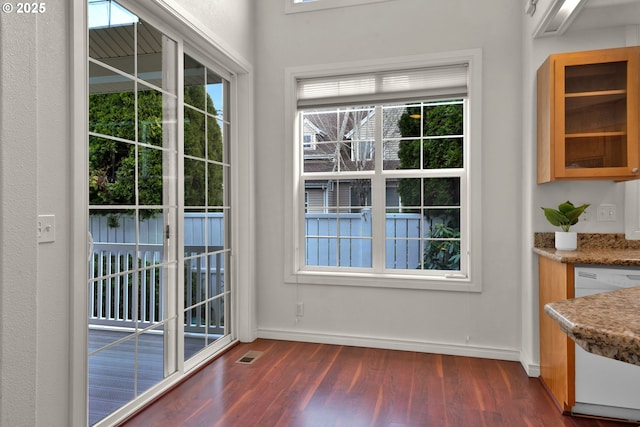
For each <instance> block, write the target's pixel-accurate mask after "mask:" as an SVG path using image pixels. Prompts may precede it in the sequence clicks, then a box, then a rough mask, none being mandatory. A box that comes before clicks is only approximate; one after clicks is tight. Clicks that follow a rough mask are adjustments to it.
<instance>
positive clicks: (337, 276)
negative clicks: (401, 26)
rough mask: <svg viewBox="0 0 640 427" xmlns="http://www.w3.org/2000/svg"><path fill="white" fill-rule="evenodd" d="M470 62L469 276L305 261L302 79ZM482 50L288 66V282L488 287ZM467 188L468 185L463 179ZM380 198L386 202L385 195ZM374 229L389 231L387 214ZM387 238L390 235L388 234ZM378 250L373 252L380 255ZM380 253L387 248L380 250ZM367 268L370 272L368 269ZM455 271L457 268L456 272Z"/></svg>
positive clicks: (467, 121) (452, 288)
mask: <svg viewBox="0 0 640 427" xmlns="http://www.w3.org/2000/svg"><path fill="white" fill-rule="evenodd" d="M460 63H466V64H467V65H468V92H467V93H468V100H467V101H466V102H467V103H468V106H467V107H468V108H467V117H465V127H466V129H467V131H466V132H465V134H466V137H467V149H466V150H465V152H464V164H465V169H466V172H467V177H468V179H467V183H466V187H467V192H466V194H465V193H463V194H462V195H461V197H464V198H465V200H464V202H462V203H463V204H465V205H466V206H467V209H466V212H467V214H463V217H462V218H461V221H462V222H464V224H461V227H462V229H463V230H464V229H466V230H468V231H467V233H466V234H465V235H463V236H461V238H462V239H463V240H465V239H466V241H465V242H463V244H462V245H461V247H466V248H467V250H466V253H463V254H462V256H463V257H465V256H466V257H467V258H468V265H467V270H466V274H465V275H460V274H443V275H438V276H435V275H433V274H424V273H422V272H420V270H417V271H413V270H409V271H403V270H386V269H384V268H380V261H378V262H377V263H376V262H375V261H374V268H376V266H378V270H374V269H362V268H345V267H339V268H331V267H323V268H316V267H314V268H310V267H308V266H305V265H304V264H305V263H304V252H305V248H304V220H303V218H304V212H302V213H301V209H302V208H303V203H302V202H303V201H304V199H303V197H304V188H300V187H301V185H300V181H301V180H300V173H301V171H300V168H301V165H300V156H301V153H300V151H301V147H302V144H300V141H299V140H298V139H299V136H298V135H300V134H301V133H300V123H299V120H298V119H297V118H298V116H299V115H298V107H297V81H298V80H299V79H304V78H315V77H331V76H338V75H348V74H359V73H375V72H384V71H395V70H405V69H406V70H409V69H417V68H428V67H438V66H446V65H453V64H460ZM481 86H482V52H481V50H480V49H470V50H463V51H454V52H446V53H439V54H427V55H417V56H410V57H400V58H388V59H382V60H371V61H358V62H352V63H339V64H327V65H324V66H312V67H294V68H288V69H286V70H285V140H286V141H289V143H290V144H291V145H290V148H291V149H290V150H287V151H286V153H285V164H286V168H287V170H286V177H287V179H286V180H285V192H286V193H285V210H284V212H285V218H284V220H285V222H284V223H285V224H286V227H287V229H286V230H285V233H286V234H285V235H286V240H285V266H284V267H285V269H284V272H285V278H284V280H285V282H286V283H292V284H317V285H337V286H365V287H380V288H406V289H432V290H448V291H465V292H480V291H482V270H481V266H482V253H481V242H482V218H481V212H482V206H481V189H482V184H481V177H482V175H481V162H482V149H481V136H482V129H481V124H482V119H481V114H482V109H481V106H482V90H481V89H482V87H481ZM462 185H463V188H464V186H465V184H462ZM374 203H383V204H384V200H382V201H379V202H374ZM373 226H374V230H373V232H374V233H376V231H377V232H378V233H383V235H384V218H378V225H377V226H376V221H375V219H374V223H373ZM383 239H384V237H383ZM375 251H376V249H374V254H373V256H374V257H375V256H376V253H375ZM377 251H378V255H377V256H378V257H380V253H382V254H383V255H382V258H384V249H379V250H377ZM365 270H366V271H365ZM452 273H454V272H452Z"/></svg>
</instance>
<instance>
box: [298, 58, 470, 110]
mask: <svg viewBox="0 0 640 427" xmlns="http://www.w3.org/2000/svg"><path fill="white" fill-rule="evenodd" d="M467 88H468V66H467V64H458V65H448V66H442V67H429V68H419V69H409V70H401V71H397V70H394V71H381V72H376V73H363V74H349V75H342V76H331V77H312V78H303V79H298V80H297V99H298V108H310V107H311V108H317V107H325V106H341V105H366V104H368V103H373V102H394V101H403V102H406V101H407V100H421V101H424V100H429V99H434V98H439V97H442V96H447V97H449V98H451V97H464V96H466V95H467Z"/></svg>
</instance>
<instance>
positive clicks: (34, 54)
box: [0, 0, 253, 427]
mask: <svg viewBox="0 0 640 427" xmlns="http://www.w3.org/2000/svg"><path fill="white" fill-rule="evenodd" d="M75 1H80V2H81V1H82V0H75ZM191 3H192V4H190V11H191V13H192V14H193V15H195V16H201V15H202V14H203V13H208V14H209V16H208V17H207V24H208V25H209V26H210V27H211V29H212V30H211V31H212V32H213V33H214V34H216V36H218V37H220V39H222V40H225V41H226V43H227V45H228V46H230V48H231V49H233V50H235V51H237V52H239V53H240V54H241V55H242V56H243V57H244V58H251V56H252V50H251V48H252V35H253V30H252V27H253V17H252V16H253V15H252V14H251V13H250V10H251V8H250V4H251V3H252V2H251V0H242V1H239V0H235V1H234V2H233V5H232V6H230V3H229V2H216V5H217V6H218V7H220V8H221V9H222V10H223V11H229V13H220V14H217V15H216V14H214V13H212V11H211V10H210V9H209V7H210V5H209V6H207V7H206V9H205V6H201V5H200V3H199V2H191ZM70 4H71V2H62V1H54V2H47V3H46V7H47V10H46V12H45V13H44V14H42V15H30V14H22V15H20V14H17V13H15V12H14V13H11V14H9V13H1V14H0V52H2V60H1V61H0V93H1V98H0V425H2V426H11V427H22V426H25V427H32V426H44V425H46V426H54V427H58V426H59V427H66V426H69V425H71V422H70V419H71V414H70V411H69V393H70V391H71V390H70V387H71V385H70V374H71V370H72V369H73V368H74V367H73V366H69V360H70V356H71V354H70V348H69V347H70V340H71V336H70V332H69V330H70V324H69V322H70V318H71V315H70V309H71V304H70V296H71V293H72V292H73V286H80V287H82V286H84V285H85V284H84V283H76V284H73V283H71V282H72V280H71V277H72V274H71V265H72V259H71V256H70V254H71V252H72V250H73V247H72V244H71V238H70V234H71V229H72V224H71V223H70V221H71V220H70V218H71V203H72V196H73V195H72V193H71V176H72V169H73V167H74V165H73V164H72V162H71V154H72V144H73V143H74V141H72V138H71V129H70V121H71V117H70V111H71V101H70V93H71V85H70V79H69V75H70V50H69V49H70V29H69V26H70V18H69V13H70V9H69V8H70ZM14 5H15V3H14ZM78 143H82V141H78ZM38 214H55V215H56V241H55V242H54V243H44V244H40V245H38V244H37V243H36V217H37V215H38Z"/></svg>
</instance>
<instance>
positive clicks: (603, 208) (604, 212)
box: [598, 204, 618, 221]
mask: <svg viewBox="0 0 640 427" xmlns="http://www.w3.org/2000/svg"><path fill="white" fill-rule="evenodd" d="M617 220H618V215H617V212H616V205H612V204H602V205H600V206H598V221H617Z"/></svg>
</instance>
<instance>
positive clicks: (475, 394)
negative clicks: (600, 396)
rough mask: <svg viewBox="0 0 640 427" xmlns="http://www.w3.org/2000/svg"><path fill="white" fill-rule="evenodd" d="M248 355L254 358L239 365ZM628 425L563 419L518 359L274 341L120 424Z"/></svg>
mask: <svg viewBox="0 0 640 427" xmlns="http://www.w3.org/2000/svg"><path fill="white" fill-rule="evenodd" d="M248 351H260V352H262V355H261V356H260V357H259V358H257V359H256V360H255V361H254V362H253V363H252V364H249V365H247V364H240V363H237V361H238V360H239V359H240V358H241V357H242V356H243V355H245V354H246V353H247V352H248ZM630 425H632V424H626V423H620V422H614V421H604V420H596V419H590V418H578V417H570V416H563V415H561V414H560V413H559V411H558V410H557V409H556V407H555V405H554V403H553V402H552V401H551V399H550V398H549V396H548V395H547V393H546V392H545V390H544V389H543V386H542V384H541V383H540V381H539V380H538V379H536V378H529V377H527V375H526V374H525V372H524V370H523V369H522V367H521V366H520V364H519V363H517V362H507V361H498V360H489V359H477V358H470V357H457V356H446V355H438V354H425V353H414V352H406V351H392V350H378V349H371V348H359V347H347V346H332V345H322V344H309V343H300V342H286V341H272V340H257V341H255V342H253V343H250V344H239V345H237V346H235V347H234V348H232V349H230V350H229V351H228V352H226V353H225V354H223V355H222V356H221V357H219V358H218V359H216V360H215V361H213V362H212V363H210V364H209V365H208V366H206V367H204V368H203V369H202V370H200V371H199V372H198V373H196V374H195V375H193V376H191V377H190V378H188V379H187V380H186V381H184V382H183V383H181V384H180V385H178V386H177V387H176V388H174V389H173V390H171V391H170V392H169V393H168V394H166V395H164V396H162V397H160V398H159V399H158V400H156V401H155V402H154V403H153V404H152V405H150V406H148V407H147V408H145V409H144V410H143V411H142V412H139V413H138V414H136V416H134V417H133V418H131V419H129V420H128V421H127V422H126V423H124V424H122V426H126V427H137V426H144V427H150V426H185V427H196V426H203V427H204V426H242V427H245V426H312V427H316V426H319V427H321V426H394V427H400V426H435V427H447V426H452V427H463V426H464V427H466V426H487V427H497V426H509V427H519V426H528V427H534V426H535V427H538V426H540V427H555V426H584V427H596V426H598V427H613V426H627V427H628V426H630Z"/></svg>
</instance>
